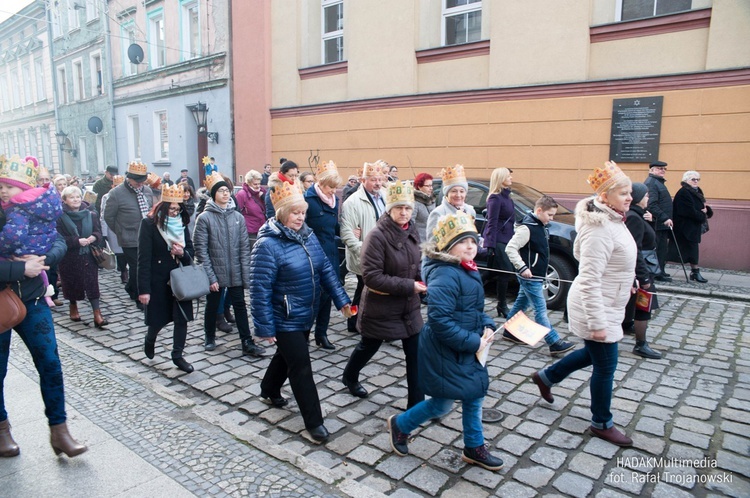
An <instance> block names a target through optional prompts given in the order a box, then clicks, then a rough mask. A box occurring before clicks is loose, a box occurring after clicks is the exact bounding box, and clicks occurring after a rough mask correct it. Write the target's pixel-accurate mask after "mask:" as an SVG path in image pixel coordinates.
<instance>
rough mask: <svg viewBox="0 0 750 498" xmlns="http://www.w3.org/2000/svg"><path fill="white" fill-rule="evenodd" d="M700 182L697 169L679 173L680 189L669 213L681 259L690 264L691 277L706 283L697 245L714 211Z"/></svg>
mask: <svg viewBox="0 0 750 498" xmlns="http://www.w3.org/2000/svg"><path fill="white" fill-rule="evenodd" d="M700 181H701V175H700V173H698V172H697V171H686V172H685V174H684V175H682V183H681V185H682V188H681V189H680V190H678V191H677V194H675V196H674V201H673V204H672V216H673V219H674V236H675V240H676V241H677V247H678V248H679V249H680V254H681V255H682V259H683V261H684V262H685V263H690V280H695V281H696V282H698V283H701V284H705V283H706V282H708V280H706V279H705V278H703V275H701V269H700V268H699V267H698V257H699V253H698V246H699V245H700V243H701V236H702V235H703V234H704V233H706V232H707V231H708V219H709V218H710V217H711V216H713V214H714V213H713V210H712V209H711V206H709V205H708V204H706V198H705V197H704V196H703V191H702V190H701V189H700V187H699V186H698V184H699V182H700ZM670 259H672V260H673V261H674V259H673V258H670Z"/></svg>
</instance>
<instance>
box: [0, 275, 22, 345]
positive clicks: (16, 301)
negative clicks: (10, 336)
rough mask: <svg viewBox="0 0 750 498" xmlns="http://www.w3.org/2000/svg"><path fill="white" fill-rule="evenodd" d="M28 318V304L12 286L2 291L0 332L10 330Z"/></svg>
mask: <svg viewBox="0 0 750 498" xmlns="http://www.w3.org/2000/svg"><path fill="white" fill-rule="evenodd" d="M24 318H26V305H24V304H23V301H21V299H20V298H19V297H18V295H17V294H16V293H15V292H13V289H11V288H10V286H8V287H6V288H5V289H3V290H2V291H0V334H2V333H4V332H8V331H10V329H12V328H13V327H15V326H16V325H18V324H19V323H21V322H22V321H23V319H24Z"/></svg>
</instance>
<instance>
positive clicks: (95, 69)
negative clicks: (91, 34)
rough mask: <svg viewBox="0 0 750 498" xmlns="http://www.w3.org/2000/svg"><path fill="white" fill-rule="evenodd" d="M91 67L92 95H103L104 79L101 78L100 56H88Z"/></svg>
mask: <svg viewBox="0 0 750 498" xmlns="http://www.w3.org/2000/svg"><path fill="white" fill-rule="evenodd" d="M89 62H90V64H89V65H90V67H91V90H92V92H91V93H92V94H93V95H104V81H103V78H102V56H101V54H98V53H97V54H93V55H91V56H90V60H89Z"/></svg>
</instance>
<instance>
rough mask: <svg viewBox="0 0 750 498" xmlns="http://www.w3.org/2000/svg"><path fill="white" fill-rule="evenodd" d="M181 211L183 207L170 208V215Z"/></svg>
mask: <svg viewBox="0 0 750 498" xmlns="http://www.w3.org/2000/svg"><path fill="white" fill-rule="evenodd" d="M180 211H182V207H171V206H170V207H169V212H170V213H179V212H180Z"/></svg>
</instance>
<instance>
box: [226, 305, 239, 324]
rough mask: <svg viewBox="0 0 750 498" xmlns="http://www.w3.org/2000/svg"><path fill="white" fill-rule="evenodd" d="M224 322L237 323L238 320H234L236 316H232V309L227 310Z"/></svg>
mask: <svg viewBox="0 0 750 498" xmlns="http://www.w3.org/2000/svg"><path fill="white" fill-rule="evenodd" d="M224 320H226V321H227V323H235V322H237V320H235V319H234V315H233V314H232V310H231V308H227V309H225V310H224Z"/></svg>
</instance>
